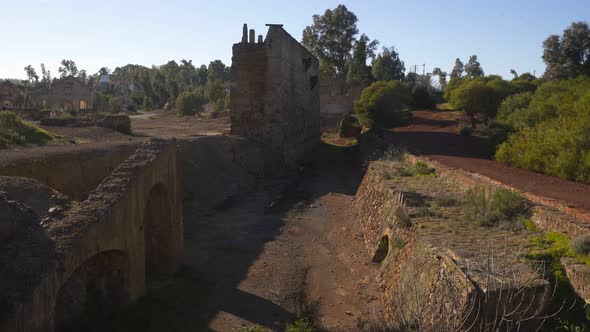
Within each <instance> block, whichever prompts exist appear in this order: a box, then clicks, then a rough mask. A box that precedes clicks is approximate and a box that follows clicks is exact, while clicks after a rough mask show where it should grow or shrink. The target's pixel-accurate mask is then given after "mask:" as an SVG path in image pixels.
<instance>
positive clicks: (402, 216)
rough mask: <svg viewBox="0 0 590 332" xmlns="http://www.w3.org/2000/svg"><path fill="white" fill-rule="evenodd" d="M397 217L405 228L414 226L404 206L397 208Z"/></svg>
mask: <svg viewBox="0 0 590 332" xmlns="http://www.w3.org/2000/svg"><path fill="white" fill-rule="evenodd" d="M395 218H396V220H397V224H398V225H399V226H400V227H401V228H404V229H408V228H410V227H412V219H411V218H410V216H408V214H407V213H406V211H404V209H403V208H398V209H396V210H395Z"/></svg>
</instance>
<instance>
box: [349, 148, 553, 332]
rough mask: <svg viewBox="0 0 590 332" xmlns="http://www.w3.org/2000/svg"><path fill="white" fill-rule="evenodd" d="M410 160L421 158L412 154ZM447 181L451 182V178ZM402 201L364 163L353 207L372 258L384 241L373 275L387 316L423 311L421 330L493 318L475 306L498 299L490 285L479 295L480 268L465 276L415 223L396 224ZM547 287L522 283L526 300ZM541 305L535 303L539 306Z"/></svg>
mask: <svg viewBox="0 0 590 332" xmlns="http://www.w3.org/2000/svg"><path fill="white" fill-rule="evenodd" d="M409 158H410V159H411V160H413V161H418V160H421V159H419V158H415V157H413V156H409ZM430 165H431V166H433V165H432V164H430ZM450 172H451V171H450V170H445V171H442V172H441V170H439V169H438V168H437V175H438V176H442V177H449V176H450V175H451V174H452V173H450ZM461 176H462V175H461ZM452 179H453V180H456V177H453V178H452ZM463 180H464V181H462V183H463V184H464V185H466V186H476V185H482V183H481V181H476V180H475V179H469V178H467V177H466V178H465V179H463ZM471 180H473V181H471ZM484 185H485V183H484ZM404 204H405V202H404V199H403V195H402V194H400V193H399V192H396V191H395V189H394V188H390V186H389V185H388V184H387V183H386V182H385V181H384V179H383V176H382V174H381V172H380V171H379V170H377V169H374V168H372V167H371V166H369V167H368V169H367V172H366V174H365V176H364V178H363V180H362V182H361V185H360V187H359V189H358V191H357V193H356V196H355V208H356V211H357V220H358V222H359V223H360V226H361V229H362V232H363V236H364V240H365V244H366V246H367V250H368V252H369V255H370V256H371V257H376V256H377V255H378V250H380V248H379V247H380V242H381V241H382V239H384V238H387V241H388V242H387V248H388V249H387V252H388V253H387V256H386V257H385V258H384V259H383V261H381V262H380V264H381V268H380V272H379V274H378V276H377V279H376V282H377V283H378V284H379V286H380V288H381V290H382V291H383V292H382V299H381V300H382V304H383V308H384V312H385V315H386V319H393V318H399V317H400V316H405V317H410V316H411V315H412V314H415V313H416V312H418V311H420V312H427V313H428V314H427V315H425V320H424V321H422V327H423V328H424V329H425V330H430V329H434V328H435V327H437V326H438V327H440V326H446V327H452V328H453V329H456V330H465V329H466V327H467V325H470V324H474V323H477V322H478V320H479V319H481V317H484V316H485V317H489V315H492V316H493V313H491V312H487V313H486V312H478V310H476V309H474V308H475V307H476V306H477V307H479V306H480V305H481V304H482V301H484V300H482V299H485V301H487V302H486V305H487V307H488V308H490V307H494V305H493V303H494V301H499V299H500V297H501V294H497V293H498V292H497V290H494V289H487V290H486V294H487V295H485V296H484V295H483V293H482V288H481V287H482V286H481V285H478V281H477V280H483V279H484V278H486V277H488V276H486V275H485V273H482V272H478V273H479V274H478V273H476V274H475V275H473V271H472V272H471V273H469V274H467V273H466V272H465V266H466V264H465V262H464V260H463V259H462V258H461V257H459V256H458V255H457V254H456V253H455V252H454V251H452V250H450V249H448V248H441V247H438V245H437V244H436V243H427V242H425V241H424V239H423V237H422V236H421V233H420V226H419V225H413V226H411V227H410V228H409V229H408V228H404V227H402V226H400V225H399V222H398V217H397V214H396V211H397V209H399V208H403V206H404ZM399 242H401V243H403V244H404V245H403V246H402V247H401V248H399V247H397V246H396V243H399ZM547 287H548V283H547V282H546V281H543V280H542V279H541V280H539V281H538V282H535V283H532V284H530V285H528V284H527V286H526V296H527V299H529V300H531V301H541V299H544V300H543V301H545V300H547V299H548V298H543V297H542V296H540V295H539V294H543V292H547V289H548V288H547ZM546 304H547V302H542V303H535V305H538V306H539V307H544V306H545V305H546ZM481 307H482V308H483V307H486V306H481ZM484 310H487V309H484ZM486 315H487V316H486ZM537 323H538V322H531V324H537ZM529 327H530V326H529Z"/></svg>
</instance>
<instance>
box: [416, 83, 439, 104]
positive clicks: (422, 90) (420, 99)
mask: <svg viewBox="0 0 590 332" xmlns="http://www.w3.org/2000/svg"><path fill="white" fill-rule="evenodd" d="M412 106H413V107H414V108H416V109H436V99H435V98H434V96H432V95H430V93H429V92H428V89H427V88H426V87H424V86H415V87H413V88H412Z"/></svg>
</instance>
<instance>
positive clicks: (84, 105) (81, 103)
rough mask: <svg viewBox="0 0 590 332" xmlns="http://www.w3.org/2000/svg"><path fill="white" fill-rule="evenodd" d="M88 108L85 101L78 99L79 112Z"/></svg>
mask: <svg viewBox="0 0 590 332" xmlns="http://www.w3.org/2000/svg"><path fill="white" fill-rule="evenodd" d="M87 108H88V103H87V102H86V100H85V99H80V108H79V109H81V110H85V109H87Z"/></svg>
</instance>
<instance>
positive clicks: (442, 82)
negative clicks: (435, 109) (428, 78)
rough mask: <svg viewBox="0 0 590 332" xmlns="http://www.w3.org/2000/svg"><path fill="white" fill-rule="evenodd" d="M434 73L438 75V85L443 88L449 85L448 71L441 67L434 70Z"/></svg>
mask: <svg viewBox="0 0 590 332" xmlns="http://www.w3.org/2000/svg"><path fill="white" fill-rule="evenodd" d="M432 75H436V76H438V85H439V88H440V89H441V90H444V89H445V87H446V86H447V72H444V71H442V70H441V69H440V68H439V67H436V68H434V69H433V70H432Z"/></svg>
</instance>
